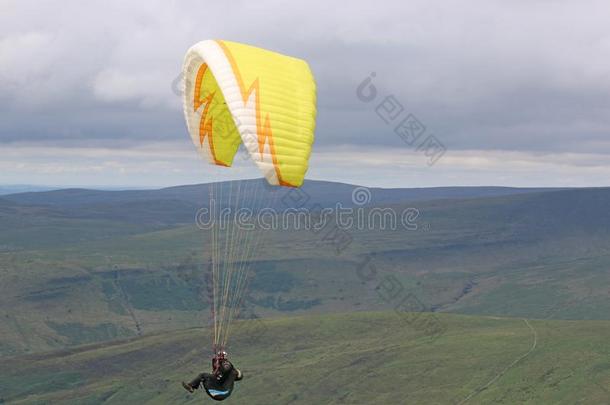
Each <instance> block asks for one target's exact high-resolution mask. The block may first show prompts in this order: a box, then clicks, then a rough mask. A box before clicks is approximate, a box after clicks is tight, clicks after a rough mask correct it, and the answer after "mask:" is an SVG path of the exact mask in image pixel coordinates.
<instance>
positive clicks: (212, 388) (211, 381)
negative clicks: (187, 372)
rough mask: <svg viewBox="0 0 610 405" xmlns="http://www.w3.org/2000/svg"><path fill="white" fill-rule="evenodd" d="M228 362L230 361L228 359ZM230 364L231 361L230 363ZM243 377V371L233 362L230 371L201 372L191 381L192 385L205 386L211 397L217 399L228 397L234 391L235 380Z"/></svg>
mask: <svg viewBox="0 0 610 405" xmlns="http://www.w3.org/2000/svg"><path fill="white" fill-rule="evenodd" d="M227 363H228V361H227ZM229 364H230V363H229ZM242 378H243V375H242V373H241V371H239V370H238V369H236V368H235V367H233V365H232V364H231V366H230V370H229V371H228V372H225V373H222V372H221V371H217V372H216V373H214V374H210V373H201V374H199V376H197V378H196V379H195V380H193V381H192V382H191V386H192V387H203V388H204V389H205V392H207V393H208V395H209V396H210V397H212V398H213V399H215V400H217V401H222V400H224V399H226V398H228V397H229V396H230V395H231V393H232V392H233V386H234V384H235V381H239V380H241V379H242Z"/></svg>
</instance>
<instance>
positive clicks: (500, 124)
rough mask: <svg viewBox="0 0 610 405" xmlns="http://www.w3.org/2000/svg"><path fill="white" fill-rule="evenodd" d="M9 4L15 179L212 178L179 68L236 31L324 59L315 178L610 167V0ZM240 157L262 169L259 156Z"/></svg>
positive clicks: (444, 178) (6, 26)
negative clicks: (187, 111)
mask: <svg viewBox="0 0 610 405" xmlns="http://www.w3.org/2000/svg"><path fill="white" fill-rule="evenodd" d="M0 7H1V13H0V111H2V119H1V120H0V150H1V151H2V161H1V162H0V169H1V172H0V183H4V184H17V183H27V184H47V185H93V186H95V185H113V186H115V185H132V186H141V185H144V186H163V185H173V184H184V183H198V182H205V181H207V180H209V178H210V177H209V175H208V174H207V167H206V166H204V164H203V163H201V162H200V161H199V157H198V156H197V154H196V153H195V152H194V149H193V148H192V146H191V145H190V138H189V137H188V135H187V132H186V129H185V125H184V123H183V118H182V113H181V100H180V97H179V96H178V95H176V94H174V92H173V91H172V82H173V81H174V80H175V78H176V77H177V75H178V73H179V71H180V68H181V64H182V58H183V55H184V53H185V51H186V50H187V49H188V48H189V47H190V46H191V45H192V44H194V43H195V42H197V41H200V40H203V39H208V38H221V39H229V40H234V41H239V42H245V43H249V44H252V45H257V46H262V47H265V48H269V49H272V50H276V51H279V52H282V53H286V54H289V55H294V56H297V57H301V58H303V59H305V60H307V61H308V62H309V63H310V65H311V68H312V70H313V72H314V75H315V77H316V80H317V83H318V124H317V131H316V144H315V146H314V154H313V158H312V162H311V164H312V165H311V170H310V176H309V177H310V178H316V179H328V180H338V181H345V182H352V183H359V184H365V185H371V186H373V185H380V186H388V187H392V186H393V187H422V186H439V185H481V184H485V185H516V186H593V185H597V186H600V185H608V180H607V179H608V178H609V176H610V136H609V135H610V28H609V24H608V20H609V17H610V3H608V2H607V1H606V2H605V1H581V2H576V1H550V0H548V1H547V0H537V1H531V0H530V1H525V0H517V1H493V0H480V1H475V0H469V1H464V0H462V1H452V0H442V1H441V0H437V1H430V0H412V1H409V2H403V1H385V2H384V1H376V2H371V1H344V2H328V1H306V2H280V1H256V2H251V1H249V2H248V1H244V2H235V1H234V2H221V1H205V2H204V1H201V0H199V1H132V2H125V1H87V2H83V1H65V0H64V1H23V0H19V1H6V0H2V1H1V2H0ZM371 72H375V73H376V76H375V78H374V81H373V83H374V85H375V86H376V87H377V89H378V91H379V96H378V100H375V101H374V102H372V103H368V104H367V103H363V102H362V101H360V100H359V99H358V98H357V97H356V88H357V86H358V85H359V83H360V82H361V81H362V80H363V79H364V78H366V77H367V76H368V75H369V74H370V73H371ZM386 95H394V96H395V98H396V100H398V101H399V102H400V103H401V104H402V105H403V106H404V108H405V113H407V112H408V113H412V114H414V115H415V116H417V118H418V119H419V120H420V121H421V122H422V123H423V124H424V125H425V126H426V128H427V131H428V132H429V133H432V134H434V135H436V137H437V138H438V139H439V140H441V141H442V143H443V144H444V145H445V146H446V148H447V152H446V153H445V155H444V156H443V157H442V158H441V159H440V160H439V161H438V162H436V164H435V165H434V166H429V165H428V164H427V159H426V157H425V156H423V155H422V153H421V152H417V151H415V150H414V148H413V147H409V146H408V145H406V144H405V143H404V142H403V141H402V140H401V139H400V138H399V137H398V136H396V135H395V134H394V133H393V131H392V126H388V125H386V124H385V123H384V122H383V121H382V120H381V119H380V118H379V117H378V116H377V115H376V114H375V111H374V109H375V105H376V103H377V102H378V101H381V100H382V99H383V97H384V96H386ZM234 173H235V175H236V176H250V177H253V169H252V167H251V165H250V162H239V163H238V167H237V168H236V170H235V171H234ZM232 174H233V173H230V175H232Z"/></svg>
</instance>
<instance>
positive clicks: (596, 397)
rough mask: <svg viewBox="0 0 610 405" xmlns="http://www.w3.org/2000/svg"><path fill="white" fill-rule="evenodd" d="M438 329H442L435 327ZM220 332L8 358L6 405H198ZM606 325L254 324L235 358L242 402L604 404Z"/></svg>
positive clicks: (608, 382) (394, 317)
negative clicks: (196, 386) (211, 344)
mask: <svg viewBox="0 0 610 405" xmlns="http://www.w3.org/2000/svg"><path fill="white" fill-rule="evenodd" d="M430 325H432V327H430ZM208 333H209V331H207V330H203V329H189V330H183V331H174V332H170V333H163V334H156V335H150V336H146V337H144V338H139V339H130V340H125V341H119V342H116V343H112V344H104V345H102V344H98V345H89V346H84V347H81V348H73V349H70V350H63V351H58V352H52V353H44V354H38V355H28V356H20V357H12V358H7V359H3V367H1V368H0V402H2V401H4V402H6V403H19V404H41V403H83V404H84V403H101V402H104V403H107V404H126V403H147V404H191V403H201V402H202V401H209V400H208V399H207V398H206V397H205V394H204V393H201V392H198V393H196V394H194V395H189V394H188V393H187V392H186V391H184V390H183V389H182V387H181V386H180V382H181V381H183V380H188V379H189V378H192V377H193V376H195V375H196V374H198V373H200V372H201V371H202V370H206V369H208V367H209V365H208V351H207V346H206V343H207V341H208V337H207V336H208ZM608 336H610V322H608V321H605V322H601V321H597V322H593V321H578V322H570V321H531V320H530V321H526V320H522V319H501V318H491V317H468V316H459V315H448V314H441V315H434V314H412V313H394V312H386V313H353V314H340V315H322V316H319V315H318V316H307V317H292V318H284V319H273V320H259V321H246V322H245V323H243V322H242V323H241V324H238V325H237V328H236V331H235V339H234V340H233V346H232V347H231V348H230V351H229V352H230V355H231V358H232V359H233V361H234V362H235V364H236V365H237V366H238V367H239V368H240V369H241V370H242V371H243V373H244V376H245V378H244V379H243V381H241V382H238V383H237V384H236V389H235V392H234V394H233V396H232V397H231V399H230V401H231V403H235V404H248V405H257V404H260V405H269V404H295V405H298V404H307V405H309V404H330V403H346V404H376V403H387V404H461V403H473V404H492V403H493V404H499V403H505V404H532V405H537V404H574V403H585V404H604V403H607V401H608V398H610V388H609V387H610V367H608V365H609V364H610V354H609V353H608V350H607V337H608Z"/></svg>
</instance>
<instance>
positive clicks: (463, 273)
mask: <svg viewBox="0 0 610 405" xmlns="http://www.w3.org/2000/svg"><path fill="white" fill-rule="evenodd" d="M189 190H191V189H189ZM54 193H55V194H53V195H55V196H57V195H60V196H61V195H62V194H61V193H60V192H54ZM71 193H72V194H74V192H69V193H68V194H70V195H72V194H71ZM100 193H103V192H100ZM111 193H117V192H111ZM129 193H135V195H136V197H137V198H140V197H141V196H140V194H138V193H142V192H141V191H134V192H129ZM177 193H178V191H176V190H172V194H171V197H172V198H175V197H176V196H177ZM76 194H79V193H76ZM93 194H95V193H93ZM112 195H113V196H117V195H118V196H119V197H120V201H118V202H117V204H119V205H118V206H115V205H113V204H114V203H112V204H111V202H109V203H108V204H110V205H109V207H111V208H108V209H107V211H108V212H107V214H108V216H113V215H119V214H120V215H121V216H122V217H124V218H129V217H131V212H132V211H130V210H131V209H133V213H134V214H133V221H132V222H130V221H115V220H109V219H102V218H103V217H105V216H106V214H105V213H104V212H106V211H104V209H102V208H100V207H97V208H95V212H96V218H95V219H91V218H80V219H78V218H76V217H79V216H83V217H87V215H89V214H90V213H91V211H90V210H91V209H92V207H90V206H87V208H86V209H84V211H79V209H77V208H74V207H72V208H71V209H72V211H73V212H72V213H71V214H70V216H67V214H66V211H65V210H67V209H68V208H65V207H64V208H61V204H60V202H61V201H60V200H58V201H55V202H54V203H53V204H52V206H48V207H46V208H41V207H37V206H36V207H34V206H32V205H28V204H31V203H32V201H33V200H34V199H36V198H39V197H36V196H35V195H34V194H28V195H27V196H28V199H29V202H28V203H27V204H25V203H24V202H17V201H11V202H5V203H4V205H1V206H0V208H1V209H0V214H1V213H2V212H4V213H5V214H3V215H0V221H1V222H3V223H4V224H5V227H3V228H2V230H1V231H0V241H2V243H4V244H5V249H4V250H3V251H0V281H1V283H0V319H2V320H3V322H0V337H1V339H0V356H6V355H15V354H19V353H36V352H38V351H41V350H51V349H59V348H66V347H72V346H75V345H80V344H86V343H93V342H104V341H110V340H113V339H120V338H126V337H132V336H138V335H142V334H148V333H157V332H160V331H170V330H176V329H184V328H188V327H193V326H197V325H202V324H205V322H206V317H207V316H208V314H209V312H210V311H209V306H208V300H207V296H206V295H205V291H206V289H207V284H206V281H205V274H204V273H205V269H206V263H207V260H208V257H209V254H208V247H207V244H206V241H207V235H206V233H205V232H204V231H202V230H200V229H198V228H197V227H196V226H194V225H189V224H187V225H185V224H183V223H182V222H181V221H183V220H184V221H186V219H180V218H188V217H191V218H192V212H190V213H189V209H194V208H186V207H188V206H181V205H177V206H173V205H171V204H170V203H168V202H167V200H164V201H165V203H163V204H161V203H158V204H157V203H155V204H152V205H150V206H147V205H146V204H144V202H142V201H140V203H138V204H135V203H133V204H132V203H130V202H129V201H126V200H125V198H128V197H129V194H127V196H126V195H123V194H120V193H119V194H112ZM35 197H36V198H35ZM85 197H86V198H91V193H84V197H83V195H81V197H79V198H85ZM113 198H114V197H113ZM184 198H185V199H186V198H187V197H184ZM30 200H32V201H30ZM609 204H610V190H609V189H581V190H559V191H544V192H530V193H516V194H512V195H503V196H495V197H485V198H467V199H453V200H449V199H440V200H432V201H419V202H416V203H414V204H411V203H409V204H399V205H391V206H388V207H390V208H393V209H394V210H396V211H401V210H403V209H409V208H412V207H415V208H417V209H418V211H419V216H418V217H417V219H416V223H417V229H413V230H407V229H403V228H399V229H396V230H387V229H386V230H379V229H373V230H358V229H355V230H354V229H348V230H346V232H347V234H348V236H349V238H350V241H351V242H350V243H349V244H348V245H347V246H346V247H345V249H343V250H341V251H338V250H337V249H336V246H335V245H334V242H333V241H332V240H331V239H330V238H328V235H329V234H328V233H323V232H320V233H315V232H312V231H309V230H300V231H295V230H285V231H277V232H272V233H269V234H266V235H265V238H267V239H268V241H267V243H266V246H265V247H264V248H262V249H260V251H259V254H258V257H257V261H256V262H255V263H253V265H252V269H253V272H252V279H251V288H250V289H249V295H248V297H247V300H246V305H247V308H246V310H244V311H243V314H244V315H245V316H248V317H252V316H256V317H265V318H267V317H278V316H295V315H302V314H323V313H333V312H349V311H378V310H390V309H392V308H394V307H395V306H396V305H397V302H398V301H397V299H396V298H392V297H387V296H384V291H385V290H388V288H389V287H391V286H394V287H397V288H398V289H399V290H400V292H401V294H412V295H413V296H415V297H416V298H417V301H416V302H415V303H414V304H413V305H412V306H411V308H410V310H414V311H434V312H458V313H464V314H472V315H492V316H504V317H526V318H537V319H573V320H582V319H589V320H595V319H598V320H608V319H610V318H609V316H610V315H609V314H610V300H609V299H608V291H607V286H608V285H609V284H610V272H609V271H608V270H609V269H610V249H609V248H608V246H610V213H609V212H608V210H607V208H606V207H607V206H609ZM117 207H120V208H121V209H119V208H117ZM126 207H127V208H126ZM128 207H131V208H128ZM143 207H144V208H145V207H148V208H149V209H150V211H146V210H145V209H144V208H143ZM374 208H375V207H374V206H367V207H366V209H367V210H370V209H374ZM386 208H387V207H386ZM2 210H4V211H2ZM159 210H160V211H163V210H166V211H165V212H164V214H163V215H161V217H163V218H166V219H164V220H163V221H153V220H151V218H156V214H155V212H159ZM174 210H176V212H178V211H179V212H181V214H180V215H179V216H176V217H175V218H178V219H180V220H176V221H177V222H175V223H173V222H172V220H170V219H171V218H173V217H174V216H173V215H174V214H173V213H174V212H175V211H174ZM81 214H82V215H81ZM85 214H86V215H85ZM0 245H1V243H0ZM371 269H374V272H375V273H374V277H366V278H363V277H362V274H361V273H362V272H367V271H371ZM385 295H387V294H385Z"/></svg>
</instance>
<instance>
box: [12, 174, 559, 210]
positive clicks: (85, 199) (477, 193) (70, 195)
mask: <svg viewBox="0 0 610 405" xmlns="http://www.w3.org/2000/svg"><path fill="white" fill-rule="evenodd" d="M218 184H219V185H218V186H217V187H219V190H224V193H225V194H226V195H228V194H229V191H230V187H233V188H234V191H233V192H234V193H235V194H236V193H237V191H236V190H237V187H238V186H239V187H240V188H241V190H242V191H241V192H242V193H243V195H242V197H243V198H244V199H245V200H247V199H248V197H247V196H248V195H252V196H253V195H254V194H255V193H256V194H257V195H258V194H262V193H263V192H265V191H266V192H269V191H275V190H287V189H282V188H278V187H271V186H266V183H264V182H263V180H260V179H257V180H242V181H234V182H222V183H218ZM232 184H233V185H232ZM358 187H360V186H356V185H352V184H344V183H335V182H327V181H316V180H308V181H306V182H305V184H304V185H303V186H302V187H301V188H300V189H299V190H300V191H301V192H303V193H305V194H306V195H307V196H308V198H311V199H312V200H315V201H316V202H317V203H319V204H321V205H322V206H333V205H334V204H336V203H341V204H343V205H346V206H352V205H353V202H352V192H353V191H354V189H356V188H358ZM367 189H368V190H369V192H370V195H371V200H370V203H371V204H373V205H378V204H384V205H387V204H397V203H402V202H409V201H423V200H435V199H445V198H477V197H492V196H504V195H511V194H521V193H532V192H540V191H550V190H556V189H553V188H513V187H433V188H375V187H373V188H367ZM209 190H210V185H209V184H197V185H188V186H176V187H168V188H162V189H158V190H124V191H108V190H89V189H76V188H75V189H62V190H52V191H46V192H27V193H17V194H11V195H6V196H4V198H5V199H7V200H9V201H13V202H17V203H20V204H33V205H53V206H61V207H74V206H83V207H84V206H90V205H108V204H126V203H135V202H142V201H144V202H148V201H158V200H169V201H183V202H187V203H191V204H199V205H201V204H203V203H207V201H208V200H209V194H208V193H209Z"/></svg>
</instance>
